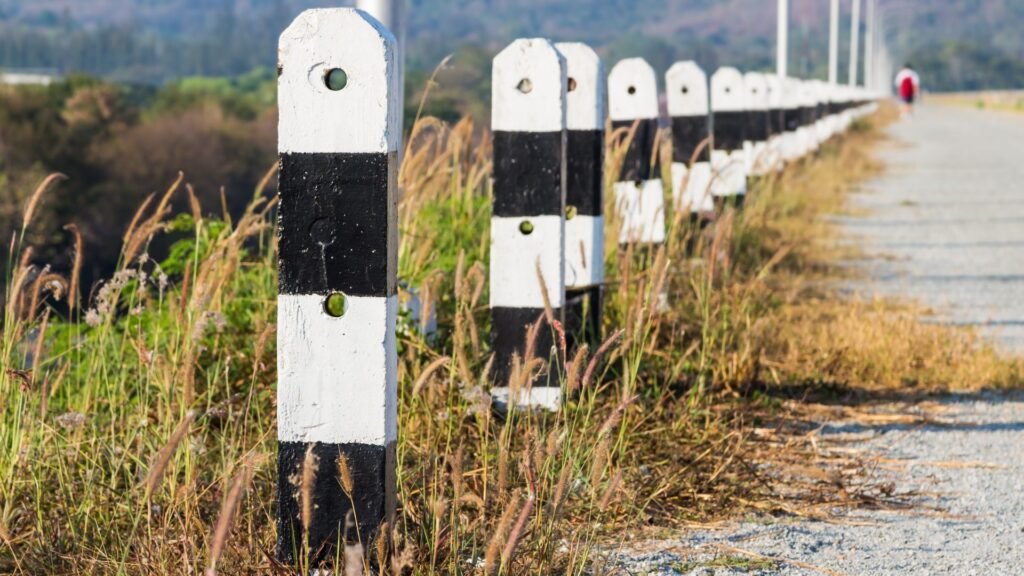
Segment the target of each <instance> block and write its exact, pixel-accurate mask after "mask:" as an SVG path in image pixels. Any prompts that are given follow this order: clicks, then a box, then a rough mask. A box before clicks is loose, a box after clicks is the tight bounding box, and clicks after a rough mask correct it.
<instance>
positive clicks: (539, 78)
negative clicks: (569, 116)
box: [491, 38, 567, 132]
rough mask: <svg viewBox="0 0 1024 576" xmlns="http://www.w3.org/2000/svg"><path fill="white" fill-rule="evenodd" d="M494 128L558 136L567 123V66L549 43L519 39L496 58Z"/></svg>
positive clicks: (494, 70)
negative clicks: (548, 133)
mask: <svg viewBox="0 0 1024 576" xmlns="http://www.w3.org/2000/svg"><path fill="white" fill-rule="evenodd" d="M491 81H492V88H491V95H492V103H491V128H492V129H493V130H495V131H504V132H559V131H561V130H564V129H565V122H566V105H565V92H566V81H567V77H566V62H565V57H563V56H562V53H561V52H559V51H558V50H557V49H556V48H555V45H554V44H552V43H551V41H550V40H547V39H544V38H528V39H519V40H516V41H514V42H512V43H511V44H509V45H508V47H506V48H505V49H504V50H502V51H501V52H499V53H498V55H497V56H495V57H494V66H493V68H492V72H491Z"/></svg>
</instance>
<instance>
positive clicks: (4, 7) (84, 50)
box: [0, 0, 1024, 89]
mask: <svg viewBox="0 0 1024 576" xmlns="http://www.w3.org/2000/svg"><path fill="white" fill-rule="evenodd" d="M409 1H410V6H411V10H412V13H413V16H412V18H411V22H410V26H411V28H410V31H409V37H410V41H411V42H412V44H413V49H412V50H410V51H409V54H410V58H411V66H412V67H413V68H414V69H417V68H418V69H430V68H432V67H433V66H434V65H435V64H436V63H437V62H438V61H440V60H441V59H442V58H443V57H444V56H445V55H447V54H449V53H451V52H453V51H456V50H457V49H458V48H460V47H463V46H466V45H475V46H479V47H481V48H483V49H484V50H485V51H486V52H493V51H494V50H495V49H497V48H498V47H500V46H501V45H503V44H505V43H506V42H507V41H508V40H510V39H511V38H514V37H517V36H523V35H545V36H549V37H552V38H557V39H569V38H571V39H579V40H584V41H587V42H590V43H592V44H593V45H595V46H597V47H599V48H601V50H602V51H603V52H604V54H605V55H606V56H608V57H609V58H618V57H621V56H626V55H636V54H641V55H644V56H647V57H648V58H650V59H651V60H652V62H653V63H654V64H655V65H656V66H657V67H665V66H667V64H668V63H669V62H671V61H672V60H674V59H677V58H696V59H698V60H699V61H701V62H703V63H704V64H705V65H707V66H716V65H718V64H720V63H723V62H729V63H731V64H736V65H740V66H743V67H748V68H765V67H770V66H771V64H772V60H773V58H774V34H775V27H774V10H775V8H774V3H773V2H768V1H765V0H674V1H671V0H645V1H643V2H636V1H633V0H597V1H593V2H590V1H584V0H409ZM350 3H351V0H348V1H343V2H327V3H325V2H323V1H322V0H212V1H211V0H165V1H161V2H155V1H153V0H0V66H6V67H42V68H52V69H57V70H61V71H70V70H78V71H85V72H90V73H94V74H101V75H105V76H108V77H111V78H114V79H117V80H122V81H132V82H141V83H153V82H163V81H166V80H167V79H169V78H174V77H178V76H185V75H195V74H203V75H224V74H238V73H241V72H244V71H246V70H249V69H252V68H254V67H257V66H270V65H272V63H273V58H274V45H275V42H276V36H277V33H278V31H279V30H280V29H281V28H283V27H284V26H285V25H286V23H287V22H288V21H289V20H290V18H291V17H293V16H294V14H296V13H298V12H299V11H301V10H302V9H304V8H307V7H311V6H322V5H337V4H342V5H344V4H350ZM844 4H848V2H844ZM883 4H884V5H886V6H888V7H889V8H888V11H889V13H890V14H891V16H890V26H889V37H890V42H891V44H892V45H893V48H894V50H893V51H894V54H895V56H896V57H897V58H910V59H913V60H915V61H916V62H918V63H919V64H920V65H919V68H922V69H923V71H924V73H925V74H924V75H925V77H926V82H928V83H929V85H930V86H931V87H932V88H941V89H966V88H975V87H990V88H1005V87H1020V86H1024V66H1022V65H1021V64H1020V63H1019V61H1021V60H1022V59H1024V37H1022V36H1021V35H1020V34H1019V32H1018V31H1019V29H1020V28H1021V26H1022V25H1024V3H1021V2H1019V1H1015V0H914V1H913V2H909V1H907V0H883ZM827 6H828V4H827V3H826V2H821V1H819V0H792V13H793V18H794V30H793V47H792V54H793V56H792V57H793V62H792V63H791V68H792V69H793V70H794V71H795V72H797V73H800V74H804V75H822V74H823V73H824V64H825V60H826V56H827V55H826V39H825V31H826V22H827V13H826V11H827ZM846 17H847V15H846V14H844V19H845V18H846ZM847 30H848V24H847V23H846V22H844V26H843V31H844V36H845V35H846V31H847ZM846 41H847V39H846V38H845V37H844V44H845V43H846ZM845 59H846V58H845V53H844V58H843V60H844V61H845ZM844 68H845V65H844Z"/></svg>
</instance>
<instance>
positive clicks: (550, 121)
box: [490, 38, 567, 410]
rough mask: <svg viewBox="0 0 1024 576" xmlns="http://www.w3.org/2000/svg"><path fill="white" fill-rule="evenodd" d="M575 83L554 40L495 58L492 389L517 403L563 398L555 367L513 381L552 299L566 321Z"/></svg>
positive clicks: (522, 44)
mask: <svg viewBox="0 0 1024 576" xmlns="http://www.w3.org/2000/svg"><path fill="white" fill-rule="evenodd" d="M566 89H567V76H566V62H565V58H564V57H563V56H562V54H561V53H560V52H559V51H558V50H557V49H556V48H555V46H554V44H552V43H551V42H550V41H548V40H545V39H540V38H535V39H520V40H516V41H515V42H513V43H512V44H510V45H509V46H508V47H507V48H505V49H504V50H502V51H501V52H500V53H499V54H498V55H497V56H495V57H494V67H493V70H492V110H491V128H492V130H493V132H494V198H493V204H492V208H491V263H490V294H491V296H490V298H491V299H490V306H491V339H492V344H493V350H494V356H495V360H494V372H493V373H494V378H495V382H496V383H497V384H498V386H497V387H495V388H494V389H493V390H492V394H493V395H494V396H495V398H497V399H498V400H499V402H507V406H509V407H510V408H511V407H540V408H547V409H549V410H557V409H558V408H559V406H560V405H561V388H560V387H559V383H558V381H557V380H556V379H555V377H554V371H550V373H549V375H548V377H547V378H540V379H539V381H538V382H535V383H532V384H533V385H532V386H525V387H524V388H523V389H522V390H516V393H517V394H518V397H516V398H511V397H510V396H509V395H510V394H511V393H512V390H511V387H510V386H507V384H509V377H510V375H511V374H512V368H513V362H514V359H515V358H516V357H520V358H521V357H522V356H523V353H524V351H525V349H526V340H527V332H528V330H529V326H531V325H532V324H533V323H534V322H536V321H537V319H538V318H540V317H542V316H544V314H545V310H544V306H545V301H547V302H548V303H550V305H551V307H552V308H553V309H554V314H555V318H556V320H557V321H559V322H562V321H563V311H564V306H565V218H564V213H565V195H566V180H567V175H566V162H565V154H566V145H567V142H566V139H567V135H566ZM538 274H539V275H540V277H542V278H543V284H542V283H541V280H540V278H539V277H538ZM545 289H546V294H545ZM553 330H554V327H553V326H544V327H543V328H542V329H541V330H540V331H539V333H538V339H537V342H536V343H535V350H537V352H538V354H540V355H542V356H544V357H546V356H547V354H548V351H549V350H550V349H551V346H552V344H553V343H554V339H553V337H552V331H553Z"/></svg>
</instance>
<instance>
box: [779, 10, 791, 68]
mask: <svg viewBox="0 0 1024 576" xmlns="http://www.w3.org/2000/svg"><path fill="white" fill-rule="evenodd" d="M778 18H779V22H778V33H777V35H776V42H777V43H778V46H777V50H778V63H777V68H776V70H777V74H778V75H779V76H780V77H782V78H785V77H786V76H788V75H789V0H779V10H778Z"/></svg>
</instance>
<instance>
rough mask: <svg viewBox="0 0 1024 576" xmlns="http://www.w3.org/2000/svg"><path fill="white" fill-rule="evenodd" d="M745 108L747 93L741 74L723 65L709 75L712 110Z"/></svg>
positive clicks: (730, 110)
mask: <svg viewBox="0 0 1024 576" xmlns="http://www.w3.org/2000/svg"><path fill="white" fill-rule="evenodd" d="M746 109H747V93H746V90H745V88H744V85H743V74H742V73H740V71H739V70H737V69H735V68H732V67H729V66H725V67H722V68H719V69H718V70H716V71H715V73H714V74H712V76H711V110H712V112H742V111H744V110H746Z"/></svg>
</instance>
